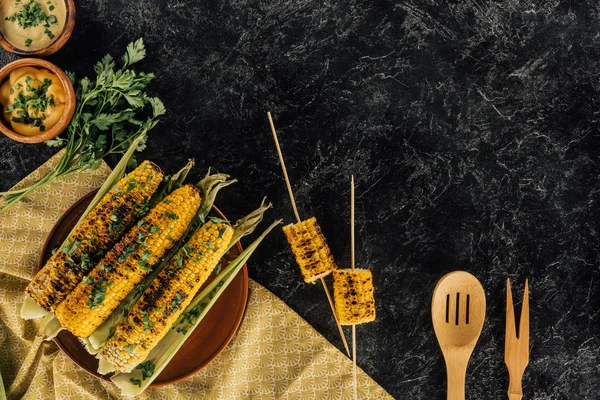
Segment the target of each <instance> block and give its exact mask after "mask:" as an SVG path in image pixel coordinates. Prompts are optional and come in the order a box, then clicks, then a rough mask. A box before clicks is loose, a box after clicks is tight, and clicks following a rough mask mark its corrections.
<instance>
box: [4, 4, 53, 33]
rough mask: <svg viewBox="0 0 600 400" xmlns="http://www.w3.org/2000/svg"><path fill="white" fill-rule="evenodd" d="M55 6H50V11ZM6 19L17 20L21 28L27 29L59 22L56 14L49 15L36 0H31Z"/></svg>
mask: <svg viewBox="0 0 600 400" xmlns="http://www.w3.org/2000/svg"><path fill="white" fill-rule="evenodd" d="M52 10H54V8H50V11H52ZM4 19H5V20H6V21H10V22H16V23H17V24H18V25H19V26H20V27H21V28H23V29H27V28H29V27H32V26H34V27H35V26H38V25H40V24H44V26H45V27H47V28H48V27H50V25H54V24H56V22H57V19H56V15H53V14H50V15H47V14H46V13H45V12H44V10H42V5H41V4H40V3H38V2H37V1H35V0H29V3H27V4H23V9H22V10H21V11H19V12H17V13H15V14H13V15H10V16H8V17H6V18H4Z"/></svg>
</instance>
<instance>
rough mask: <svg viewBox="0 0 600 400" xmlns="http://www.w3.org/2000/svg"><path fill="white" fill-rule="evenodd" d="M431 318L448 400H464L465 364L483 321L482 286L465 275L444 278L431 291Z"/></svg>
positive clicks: (458, 272) (473, 278)
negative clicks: (442, 358) (441, 359)
mask: <svg viewBox="0 0 600 400" xmlns="http://www.w3.org/2000/svg"><path fill="white" fill-rule="evenodd" d="M431 317H432V320H433V328H434V330H435V335H436V336H437V340H438V342H439V343H440V347H441V348H442V353H443V354H444V360H445V361H446V374H447V377H448V400H464V399H465V377H466V374H467V364H468V363H469V358H471V353H473V349H474V348H475V344H477V339H479V335H480V334H481V329H482V328H483V322H484V320H485V291H484V290H483V286H481V283H479V281H478V280H477V278H475V277H474V276H473V275H471V274H470V273H468V272H465V271H454V272H451V273H449V274H447V275H445V276H444V277H443V278H442V279H440V281H439V282H438V284H437V285H436V287H435V290H434V291H433V301H432V304H431Z"/></svg>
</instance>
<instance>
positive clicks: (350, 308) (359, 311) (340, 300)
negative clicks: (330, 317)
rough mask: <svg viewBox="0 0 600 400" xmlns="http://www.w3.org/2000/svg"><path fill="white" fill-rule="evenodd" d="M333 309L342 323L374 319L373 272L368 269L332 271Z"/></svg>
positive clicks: (359, 322) (358, 322) (354, 323)
mask: <svg viewBox="0 0 600 400" xmlns="http://www.w3.org/2000/svg"><path fill="white" fill-rule="evenodd" d="M333 297H334V299H335V310H336V313H337V316H338V319H339V321H340V324H342V325H356V324H362V323H364V322H371V321H373V320H375V300H374V297H373V274H372V273H371V271H369V270H368V269H355V270H351V269H337V270H335V271H333Z"/></svg>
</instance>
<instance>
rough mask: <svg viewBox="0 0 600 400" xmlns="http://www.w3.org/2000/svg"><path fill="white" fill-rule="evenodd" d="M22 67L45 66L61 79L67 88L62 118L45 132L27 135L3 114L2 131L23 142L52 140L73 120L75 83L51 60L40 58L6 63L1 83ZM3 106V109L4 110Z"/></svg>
mask: <svg viewBox="0 0 600 400" xmlns="http://www.w3.org/2000/svg"><path fill="white" fill-rule="evenodd" d="M22 67H37V68H45V69H48V70H50V71H51V72H52V73H53V74H55V75H56V76H57V77H58V79H59V80H60V82H61V84H62V86H63V88H64V90H65V96H66V100H65V109H64V111H63V113H62V115H61V116H60V119H59V120H58V121H57V122H56V124H55V125H54V126H53V127H52V128H50V129H48V130H45V131H44V132H40V133H39V134H37V135H33V136H26V135H21V134H19V133H17V132H15V131H13V130H12V129H11V128H10V125H9V124H8V123H7V122H6V121H5V120H4V118H3V116H0V132H2V133H3V134H4V135H6V136H8V137H9V138H11V139H12V140H15V141H17V142H21V143H41V142H45V141H46V140H50V139H53V138H55V137H56V136H58V135H59V134H60V133H61V132H62V131H64V130H65V129H66V128H67V126H68V125H69V123H70V122H71V118H73V114H74V113H75V104H76V102H77V101H76V97H75V89H74V88H73V84H72V83H71V80H70V79H69V78H68V77H67V75H66V74H65V73H64V72H63V70H62V69H60V68H59V67H58V66H56V65H55V64H52V63H51V62H49V61H46V60H42V59H39V58H21V59H19V60H15V61H13V62H10V63H8V64H6V65H5V66H4V67H2V69H0V84H2V83H4V81H5V80H6V79H7V77H8V75H9V74H10V73H11V72H12V71H14V70H15V69H17V68H22ZM3 108H4V107H2V111H3Z"/></svg>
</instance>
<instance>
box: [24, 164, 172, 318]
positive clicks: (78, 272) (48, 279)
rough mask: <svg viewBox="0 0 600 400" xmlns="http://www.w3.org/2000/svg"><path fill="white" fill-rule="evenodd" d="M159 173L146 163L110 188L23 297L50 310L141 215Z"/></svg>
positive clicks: (159, 180) (158, 178)
mask: <svg viewBox="0 0 600 400" xmlns="http://www.w3.org/2000/svg"><path fill="white" fill-rule="evenodd" d="M162 179H163V174H162V172H161V171H160V169H159V168H158V167H157V166H156V165H155V164H154V163H152V162H150V161H144V162H143V163H142V164H140V166H139V167H137V168H136V169H135V170H133V171H132V172H130V173H129V174H128V175H127V176H125V177H124V178H123V179H121V180H119V182H117V184H116V185H115V186H114V187H113V188H111V189H110V190H109V191H108V192H107V193H106V195H105V196H104V197H102V199H101V200H100V202H99V203H98V205H97V206H96V207H95V208H94V209H93V210H92V211H91V212H90V213H89V214H88V215H87V216H86V217H85V218H84V219H83V221H82V222H81V224H79V225H78V226H77V228H76V229H75V230H74V231H73V232H72V233H71V235H70V236H69V238H68V239H67V240H66V241H65V243H64V244H63V245H62V246H61V247H60V248H59V249H58V250H56V252H55V253H54V254H53V255H52V256H51V257H50V259H49V260H48V261H47V262H46V265H44V267H43V268H42V269H41V270H40V271H39V272H38V273H37V275H36V276H35V278H33V280H32V281H31V282H30V283H29V285H28V286H27V289H26V292H27V294H28V295H29V296H30V297H31V298H32V299H33V300H34V301H35V302H36V303H37V304H39V305H40V306H41V307H43V308H44V309H45V310H47V311H54V310H55V309H56V306H57V305H58V304H60V303H61V302H62V301H63V300H64V299H65V297H66V296H67V295H68V294H69V293H70V292H71V291H72V290H73V289H74V288H75V286H76V285H77V284H78V283H79V282H81V280H82V278H83V277H84V276H85V275H86V274H87V272H88V271H89V270H90V269H91V268H92V267H93V266H94V265H96V262H97V261H98V260H99V258H101V257H102V256H104V253H105V252H106V251H108V250H109V249H110V248H111V247H112V246H113V245H114V244H115V242H116V241H117V240H118V239H119V238H120V237H121V236H122V235H123V234H124V233H125V232H126V231H127V230H128V229H129V228H130V227H131V225H133V224H134V223H135V221H136V220H137V219H138V218H139V217H140V216H141V215H142V214H143V213H144V212H145V211H147V210H146V207H145V204H147V203H148V200H149V199H150V197H151V196H152V195H153V194H154V193H155V192H156V190H157V188H158V186H159V184H160V182H161V181H162Z"/></svg>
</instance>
